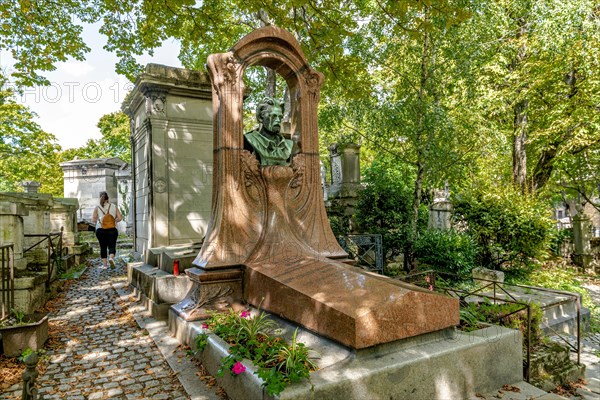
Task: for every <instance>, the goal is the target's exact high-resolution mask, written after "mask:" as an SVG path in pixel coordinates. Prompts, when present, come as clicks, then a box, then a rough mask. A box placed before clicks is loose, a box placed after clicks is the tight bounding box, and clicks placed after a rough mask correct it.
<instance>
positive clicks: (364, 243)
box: [337, 234, 383, 274]
mask: <svg viewBox="0 0 600 400" xmlns="http://www.w3.org/2000/svg"><path fill="white" fill-rule="evenodd" d="M337 240H338V242H339V244H340V246H342V248H343V249H344V250H345V251H346V252H347V253H348V255H349V256H350V258H353V259H354V260H356V262H357V263H358V265H359V266H362V267H365V268H367V269H368V270H370V271H374V272H377V273H379V274H383V242H382V238H381V235H379V234H369V235H348V236H338V238H337Z"/></svg>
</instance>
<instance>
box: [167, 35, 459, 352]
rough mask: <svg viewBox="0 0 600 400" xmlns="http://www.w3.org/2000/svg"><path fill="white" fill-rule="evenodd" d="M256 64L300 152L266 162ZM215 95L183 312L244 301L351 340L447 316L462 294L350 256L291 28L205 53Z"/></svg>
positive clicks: (393, 335) (403, 331)
mask: <svg viewBox="0 0 600 400" xmlns="http://www.w3.org/2000/svg"><path fill="white" fill-rule="evenodd" d="M252 65H261V66H265V67H269V68H271V69H273V70H275V71H277V73H278V74H279V75H281V76H282V77H283V78H284V79H285V81H286V83H287V85H288V90H289V92H290V94H291V96H290V98H291V106H290V116H291V121H290V127H291V132H292V137H296V138H298V140H297V142H298V143H297V149H298V150H297V153H293V154H292V155H291V158H290V160H289V162H288V161H286V162H278V163H275V164H276V165H272V163H269V165H266V164H265V163H264V162H262V159H261V160H260V161H259V159H258V158H257V157H256V155H255V154H253V153H252V152H251V151H249V150H248V149H247V147H246V148H245V146H244V134H243V130H242V129H243V123H242V115H243V113H242V102H243V95H244V84H243V80H242V77H243V74H244V71H245V69H246V68H247V67H249V66H252ZM208 70H209V74H210V78H211V82H212V88H213V90H212V95H213V114H214V115H213V118H214V119H213V121H214V123H213V154H214V170H213V186H212V188H213V192H212V210H211V218H210V223H209V226H208V229H207V233H206V240H205V241H204V243H203V246H202V249H201V250H200V253H199V254H198V256H197V258H196V260H195V261H194V264H195V265H196V266H197V268H191V269H188V270H186V273H187V274H188V276H189V277H190V278H191V280H192V281H193V282H194V286H193V287H192V289H191V290H190V292H189V293H188V296H187V297H186V299H184V300H183V301H182V302H181V303H179V304H177V305H175V306H173V308H172V310H173V311H174V312H175V313H176V314H177V315H178V316H179V317H181V318H183V319H185V320H187V321H193V320H197V319H202V318H205V317H206V314H207V310H210V309H215V308H220V307H225V306H227V305H229V304H232V303H234V302H236V301H245V302H247V303H250V304H252V305H254V306H257V307H258V306H260V307H261V308H263V309H265V310H267V311H269V312H271V313H274V314H276V315H279V316H281V317H284V318H286V319H288V320H290V321H293V322H295V323H297V324H300V325H302V326H304V327H306V328H308V329H310V330H312V331H314V332H316V333H318V334H320V335H322V336H325V337H328V338H331V339H333V340H335V341H336V342H339V343H342V344H344V345H345V346H348V347H350V348H353V349H361V348H366V347H370V346H374V345H377V344H380V343H387V342H391V341H396V340H398V339H403V338H408V337H412V336H416V335H421V334H425V333H428V332H435V331H439V330H443V329H445V328H448V327H452V326H455V325H457V324H458V322H459V312H458V300H457V299H453V298H449V297H445V296H441V295H438V294H435V293H433V292H429V291H427V290H422V289H419V288H417V287H414V286H411V285H407V284H402V283H398V282H397V281H393V280H391V279H389V278H385V277H380V276H374V275H372V274H369V273H366V272H364V271H361V270H359V269H356V268H354V267H351V266H350V265H348V264H346V263H345V261H347V258H346V257H347V254H346V253H345V252H344V251H343V250H342V248H341V247H340V246H339V244H338V242H337V241H336V239H335V237H334V235H333V233H332V231H331V228H330V226H329V221H328V219H327V215H326V213H325V206H324V202H323V197H322V191H321V173H320V164H319V147H318V145H319V144H318V127H317V106H318V103H319V96H320V88H321V84H322V83H323V75H322V74H321V73H320V72H317V71H315V70H313V69H312V68H311V67H310V65H308V63H307V61H306V58H305V56H304V54H303V52H302V50H301V49H300V47H299V45H298V43H297V41H296V40H295V39H294V37H293V36H292V35H291V34H290V33H288V32H287V31H284V30H282V29H280V28H277V27H274V26H267V27H264V28H261V29H259V30H256V31H254V32H252V33H250V34H249V35H247V36H245V37H244V38H243V39H242V40H240V41H239V42H238V43H237V44H236V45H235V46H234V47H233V48H232V50H231V51H229V52H228V53H223V54H213V55H211V56H209V58H208Z"/></svg>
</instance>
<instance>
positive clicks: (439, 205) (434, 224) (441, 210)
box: [428, 188, 452, 230]
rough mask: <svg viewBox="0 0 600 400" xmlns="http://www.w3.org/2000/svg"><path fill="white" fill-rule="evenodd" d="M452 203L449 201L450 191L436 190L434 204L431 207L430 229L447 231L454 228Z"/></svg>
mask: <svg viewBox="0 0 600 400" xmlns="http://www.w3.org/2000/svg"><path fill="white" fill-rule="evenodd" d="M451 217H452V203H450V200H449V199H448V189H447V188H446V189H444V190H436V191H435V193H434V199H433V203H432V204H431V205H430V206H429V224H428V226H429V228H431V229H439V230H446V229H450V228H451V227H452V223H451Z"/></svg>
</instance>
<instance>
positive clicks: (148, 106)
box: [122, 64, 213, 253]
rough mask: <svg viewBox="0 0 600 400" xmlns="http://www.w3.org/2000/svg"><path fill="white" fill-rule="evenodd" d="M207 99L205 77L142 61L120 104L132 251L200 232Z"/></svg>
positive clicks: (207, 154) (206, 174) (194, 238)
mask: <svg viewBox="0 0 600 400" xmlns="http://www.w3.org/2000/svg"><path fill="white" fill-rule="evenodd" d="M211 96H212V89H211V86H210V84H209V82H208V79H207V77H206V76H205V75H203V74H201V73H199V72H197V71H190V70H186V69H181V68H171V67H166V66H163V65H156V64H149V65H148V66H146V70H145V72H144V73H143V74H141V75H140V76H139V78H138V79H137V81H136V85H135V87H134V89H133V91H132V92H131V94H130V95H129V96H128V97H127V99H126V100H125V102H124V103H123V106H122V109H123V111H124V112H125V113H126V114H127V115H129V117H130V119H131V136H132V149H133V154H132V159H133V165H132V178H133V193H134V194H133V197H132V200H133V201H132V207H131V208H132V210H131V212H132V213H133V215H134V217H133V218H134V221H133V228H134V229H133V231H134V237H135V249H136V251H138V252H141V253H143V252H145V250H146V249H148V248H151V247H159V246H169V245H173V244H186V243H197V242H200V241H201V240H202V238H203V237H204V234H205V232H206V228H207V225H208V220H209V217H210V205H211V196H212V134H213V132H212V97H211Z"/></svg>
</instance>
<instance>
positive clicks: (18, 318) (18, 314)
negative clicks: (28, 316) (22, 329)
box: [10, 308, 25, 325]
mask: <svg viewBox="0 0 600 400" xmlns="http://www.w3.org/2000/svg"><path fill="white" fill-rule="evenodd" d="M10 312H11V314H12V316H13V317H14V319H15V324H16V325H23V324H24V323H25V313H24V312H23V311H21V310H18V309H16V308H13V309H11V310H10Z"/></svg>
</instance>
